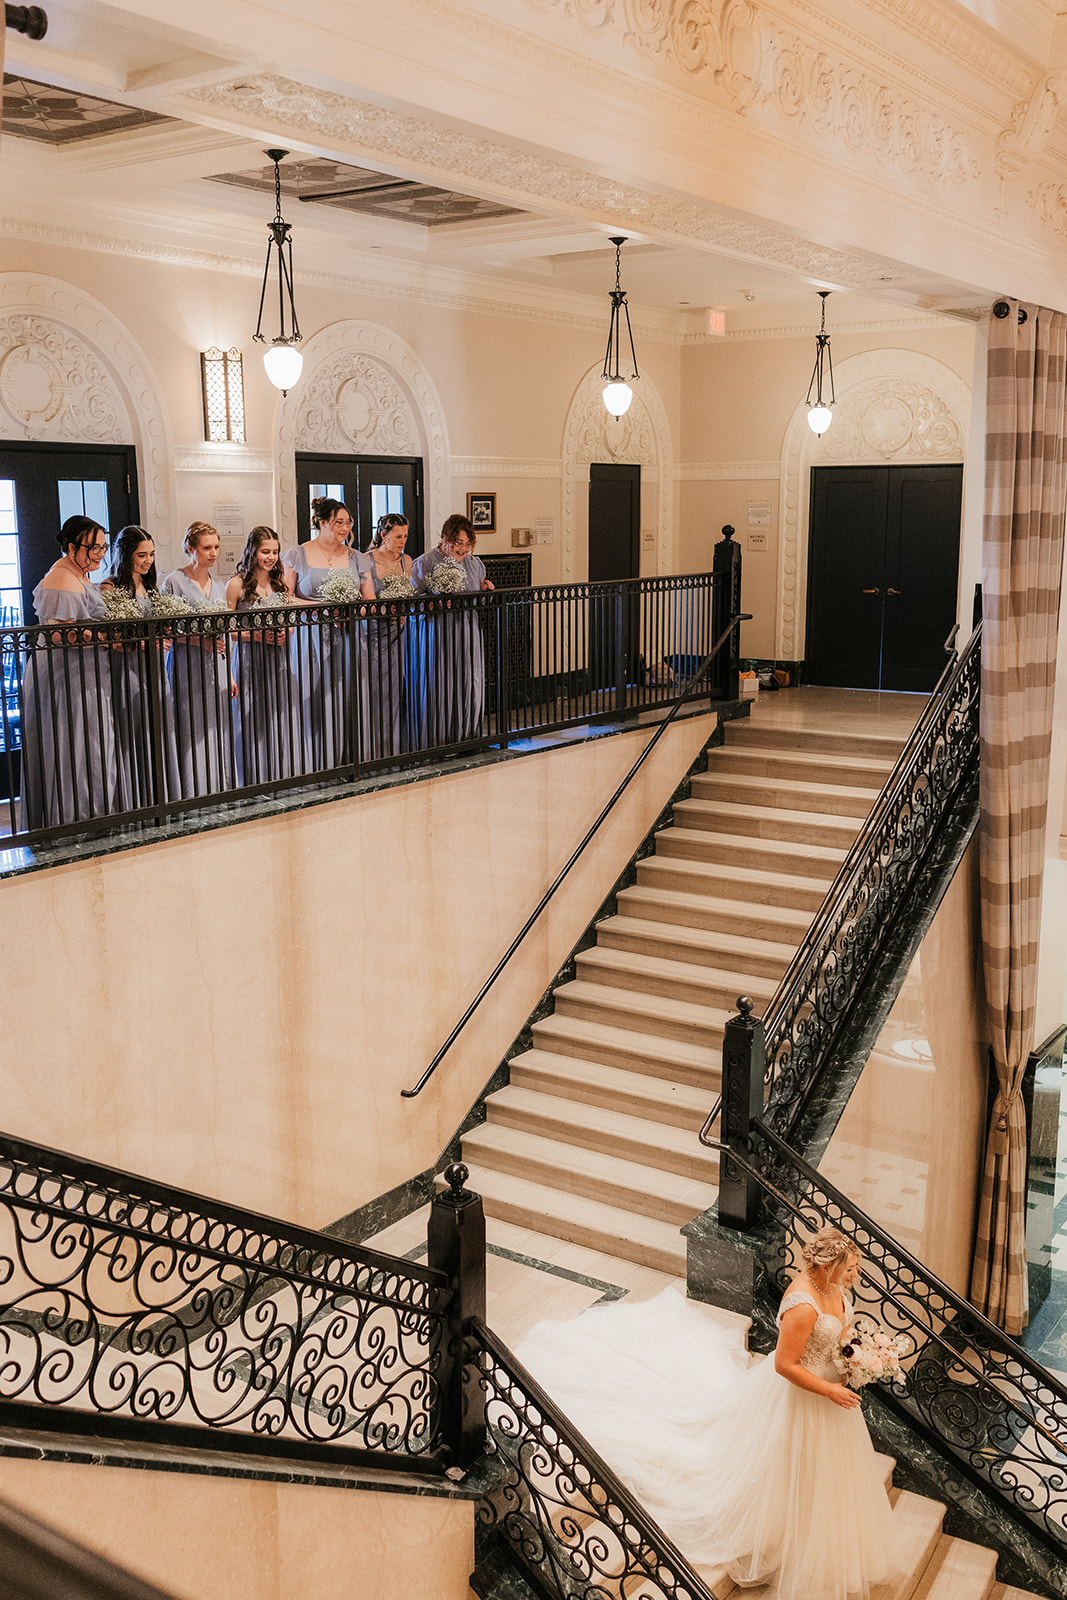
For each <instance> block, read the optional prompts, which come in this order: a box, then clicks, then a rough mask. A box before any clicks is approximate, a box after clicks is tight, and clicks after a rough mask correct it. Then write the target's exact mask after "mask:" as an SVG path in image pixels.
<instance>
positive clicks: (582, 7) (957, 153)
mask: <svg viewBox="0 0 1067 1600" xmlns="http://www.w3.org/2000/svg"><path fill="white" fill-rule="evenodd" d="M548 3H549V4H550V5H555V4H558V3H559V0H548ZM527 4H532V5H536V6H538V8H539V9H544V5H543V0H527ZM564 10H565V13H566V14H567V15H569V16H573V17H576V18H577V19H578V20H579V21H580V22H582V23H584V25H585V26H586V28H587V29H589V30H590V31H592V32H594V33H599V32H602V31H603V30H605V29H607V28H608V27H614V29H615V31H617V32H619V33H620V35H621V37H622V39H623V42H624V43H627V44H630V45H632V46H633V47H634V48H635V49H636V50H637V51H638V52H639V53H640V54H641V55H643V56H646V57H649V58H652V59H655V60H663V59H666V60H668V61H670V62H673V63H674V64H675V65H677V66H678V67H680V68H681V69H682V71H683V72H685V73H687V74H689V75H690V76H696V75H700V74H708V75H709V76H710V78H711V79H712V81H713V83H714V85H715V87H716V88H717V89H719V90H721V91H723V92H724V93H725V95H726V98H727V100H728V102H729V104H730V106H731V107H732V109H733V110H734V111H735V112H737V113H739V114H744V113H745V112H747V111H749V110H750V109H751V108H752V107H753V106H759V107H760V108H761V109H762V108H764V107H767V106H770V107H771V108H773V109H774V110H775V111H776V112H777V113H778V114H779V115H780V116H782V117H784V118H786V119H787V120H790V119H798V120H800V121H801V122H802V123H804V124H805V125H806V126H807V127H808V128H809V129H810V131H811V132H812V133H813V134H814V135H815V136H816V137H817V138H818V139H820V140H823V141H827V140H831V139H832V140H835V141H836V142H838V143H840V144H843V145H844V147H845V149H847V150H848V152H849V153H850V154H851V155H856V154H859V155H864V156H868V157H871V158H872V159H873V160H874V161H876V162H877V163H878V164H879V165H880V166H891V167H896V168H899V169H900V170H901V171H903V172H904V173H906V174H907V176H909V177H915V176H922V177H924V178H926V179H927V181H929V182H931V183H934V184H941V183H947V184H950V185H952V186H953V187H955V188H961V187H962V186H963V185H964V184H965V183H967V182H970V181H974V180H976V179H977V178H978V177H979V176H980V168H979V165H978V162H977V161H976V160H975V159H974V156H973V155H972V153H971V150H970V147H969V144H968V142H967V139H966V138H965V136H964V134H963V133H962V132H961V131H960V130H959V129H958V128H952V127H951V126H950V125H949V124H948V123H947V122H946V121H945V119H944V117H943V116H942V115H941V111H940V106H941V105H942V104H943V103H944V98H945V86H944V84H943V83H936V82H934V81H933V80H931V79H929V78H928V77H926V75H925V74H921V75H920V74H916V73H915V72H914V71H912V72H911V76H912V78H913V79H916V78H918V79H920V80H921V81H924V82H925V84H926V87H927V90H928V92H929V93H930V95H931V97H932V98H931V102H930V103H928V104H924V103H922V102H921V101H920V100H918V99H916V98H914V97H912V96H909V95H904V94H901V93H899V92H898V91H897V90H896V89H894V88H891V87H890V86H889V85H888V84H886V83H885V82H879V81H878V79H877V78H874V77H872V76H871V75H870V73H869V72H868V71H866V70H864V69H863V68H862V67H859V66H857V65H854V64H852V63H849V62H846V61H843V60H840V59H838V60H835V59H833V58H832V57H831V56H830V55H829V54H828V53H827V51H826V50H824V49H821V48H820V47H819V46H817V45H815V44H813V43H811V42H809V41H808V40H806V39H804V38H802V37H801V36H800V35H799V34H797V33H795V32H789V31H787V30H785V29H784V28H783V27H782V26H781V25H780V24H779V23H778V22H777V20H776V19H774V18H772V17H770V16H769V14H768V13H767V12H766V11H764V10H761V8H760V7H759V6H758V5H756V4H755V3H754V0H565V4H564ZM820 20H821V19H820ZM836 31H837V32H838V33H839V34H844V33H846V32H847V30H845V29H842V28H840V27H838V28H837V30H836ZM849 38H850V39H851V40H852V41H853V43H854V44H855V45H856V46H859V47H866V48H867V50H868V52H869V50H870V46H869V43H868V41H866V40H865V39H863V38H862V36H861V35H858V34H854V33H849ZM878 54H882V55H884V52H878ZM887 64H888V63H887ZM893 65H894V66H895V67H896V70H895V72H894V76H896V75H897V72H898V71H899V67H898V66H897V64H895V63H894V64H893Z"/></svg>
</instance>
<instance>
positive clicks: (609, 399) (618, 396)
mask: <svg viewBox="0 0 1067 1600" xmlns="http://www.w3.org/2000/svg"><path fill="white" fill-rule="evenodd" d="M633 397H634V392H633V390H632V389H631V388H630V385H629V384H628V383H623V382H622V381H621V379H620V380H617V381H616V382H615V383H608V384H605V386H604V404H605V405H606V406H607V408H608V410H609V411H610V412H611V414H612V416H613V417H623V416H625V415H626V413H627V411H629V409H630V401H631V400H632V399H633Z"/></svg>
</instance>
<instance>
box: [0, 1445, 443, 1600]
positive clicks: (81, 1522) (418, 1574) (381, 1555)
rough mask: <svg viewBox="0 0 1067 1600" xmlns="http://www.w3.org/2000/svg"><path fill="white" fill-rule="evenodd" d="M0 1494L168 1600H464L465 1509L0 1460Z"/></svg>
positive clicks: (296, 1487)
mask: <svg viewBox="0 0 1067 1600" xmlns="http://www.w3.org/2000/svg"><path fill="white" fill-rule="evenodd" d="M0 1495H2V1496H3V1498H4V1499H6V1500H9V1501H11V1502H12V1503H14V1504H15V1505H17V1506H19V1507H21V1508H22V1509H23V1510H25V1511H29V1512H32V1513H33V1515H35V1516H38V1517H40V1518H41V1520H42V1521H43V1522H47V1523H50V1524H51V1525H52V1526H53V1527H55V1528H58V1529H59V1530H60V1531H61V1532H63V1533H65V1534H67V1535H69V1536H70V1537H71V1538H74V1539H77V1540H78V1541H79V1542H80V1543H82V1544H84V1545H87V1546H88V1547H89V1548H90V1549H92V1550H95V1551H97V1552H98V1553H99V1554H101V1555H104V1556H107V1557H108V1558H109V1559H110V1560H112V1561H114V1562H116V1563H117V1564H118V1565H119V1566H122V1567H125V1568H127V1569H128V1570H129V1571H131V1572H134V1573H136V1574H137V1576H139V1577H141V1578H144V1579H147V1580H148V1581H149V1582H150V1583H155V1584H158V1585H159V1587H160V1588H161V1589H163V1590H165V1591H166V1592H168V1593H169V1594H171V1595H173V1596H174V1597H175V1600H213V1597H214V1596H225V1600H324V1597H327V1596H337V1597H342V1600H343V1597H346V1596H349V1595H352V1596H357V1595H358V1597H359V1600H396V1597H397V1596H400V1595H402V1596H404V1597H405V1600H470V1587H469V1584H468V1581H467V1580H468V1577H469V1574H470V1572H471V1570H472V1568H473V1566H474V1505H473V1503H472V1502H471V1501H467V1500H445V1499H438V1498H432V1497H430V1496H422V1495H419V1496H415V1495H409V1494H384V1493H378V1492H376V1491H373V1490H362V1489H360V1490H351V1489H332V1488H323V1487H311V1486H309V1485H306V1484H278V1483H259V1482H253V1481H249V1480H246V1479H239V1478H211V1477H202V1476H199V1475H193V1474H190V1473H176V1472H145V1471H139V1470H134V1469H130V1468H125V1467H106V1466H88V1465H81V1464H73V1463H69V1462H59V1461H23V1460H15V1459H14V1458H12V1457H9V1456H0Z"/></svg>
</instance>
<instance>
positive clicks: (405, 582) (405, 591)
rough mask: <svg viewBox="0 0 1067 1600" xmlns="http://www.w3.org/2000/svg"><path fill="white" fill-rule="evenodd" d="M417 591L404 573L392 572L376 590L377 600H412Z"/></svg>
mask: <svg viewBox="0 0 1067 1600" xmlns="http://www.w3.org/2000/svg"><path fill="white" fill-rule="evenodd" d="M416 593H417V590H416V588H415V585H414V584H413V583H412V581H411V579H410V578H409V577H408V575H407V573H406V572H394V574H393V576H392V577H391V578H386V580H385V582H384V583H383V584H382V586H381V588H380V589H379V590H378V599H379V600H412V599H414V597H415V595H416Z"/></svg>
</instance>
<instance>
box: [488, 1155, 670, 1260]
mask: <svg viewBox="0 0 1067 1600" xmlns="http://www.w3.org/2000/svg"><path fill="white" fill-rule="evenodd" d="M470 1188H471V1189H472V1190H473V1191H474V1193H475V1194H480V1195H481V1197H482V1203H483V1205H484V1207H485V1213H486V1216H489V1217H496V1218H498V1219H499V1220H500V1221H502V1222H511V1223H514V1224H515V1225H516V1226H517V1227H520V1228H530V1229H532V1230H533V1231H534V1232H535V1233H541V1234H548V1235H549V1236H550V1237H551V1238H554V1239H566V1240H567V1241H568V1242H570V1243H571V1244H581V1245H585V1246H586V1247H587V1248H588V1249H590V1250H599V1251H602V1252H603V1254H604V1255H608V1256H616V1257H621V1259H622V1260H623V1261H636V1262H637V1263H638V1264H639V1265H640V1266H643V1267H653V1268H654V1269H655V1270H656V1271H657V1272H667V1273H669V1274H670V1275H671V1276H672V1277H675V1278H684V1276H685V1240H684V1239H683V1238H682V1235H681V1234H680V1233H679V1231H678V1229H677V1227H676V1226H675V1225H674V1223H672V1222H657V1221H656V1219H655V1218H654V1217H644V1216H641V1215H640V1214H639V1213H638V1212H636V1211H626V1210H624V1209H623V1208H622V1207H621V1206H609V1205H604V1204H603V1202H601V1201H598V1200H587V1199H585V1198H584V1197H583V1196H581V1195H574V1194H561V1193H560V1192H559V1191H558V1190H556V1189H552V1188H549V1187H548V1186H547V1185H546V1184H542V1183H533V1182H531V1181H530V1180H529V1179H527V1178H516V1177H513V1176H512V1174H511V1173H507V1172H496V1171H494V1170H493V1168H492V1167H472V1168H471V1175H470Z"/></svg>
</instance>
